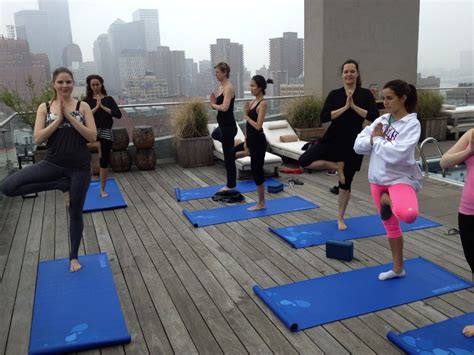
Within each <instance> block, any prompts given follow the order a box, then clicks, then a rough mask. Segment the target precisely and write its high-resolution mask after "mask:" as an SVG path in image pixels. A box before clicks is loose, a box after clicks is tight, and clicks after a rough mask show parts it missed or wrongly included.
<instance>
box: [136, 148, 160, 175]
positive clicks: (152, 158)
mask: <svg viewBox="0 0 474 355" xmlns="http://www.w3.org/2000/svg"><path fill="white" fill-rule="evenodd" d="M135 165H136V166H137V168H138V169H140V170H152V169H154V168H155V166H156V154H155V150H154V149H153V148H150V149H137V151H136V152H135Z"/></svg>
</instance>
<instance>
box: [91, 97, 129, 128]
mask: <svg viewBox="0 0 474 355" xmlns="http://www.w3.org/2000/svg"><path fill="white" fill-rule="evenodd" d="M84 101H85V102H87V103H88V104H89V106H90V107H91V109H92V110H93V109H94V107H95V106H96V105H97V100H96V99H88V98H86V99H85V100H84ZM102 105H104V106H105V107H107V108H109V109H110V110H112V112H111V114H109V113H107V112H105V111H104V110H103V109H102V108H100V107H99V109H98V110H97V111H96V112H95V113H94V121H95V125H96V127H97V128H105V129H111V128H112V125H113V123H114V122H113V117H115V118H121V117H122V112H120V109H119V108H118V106H117V103H116V102H115V100H114V98H113V97H112V96H105V97H104V98H103V99H102Z"/></svg>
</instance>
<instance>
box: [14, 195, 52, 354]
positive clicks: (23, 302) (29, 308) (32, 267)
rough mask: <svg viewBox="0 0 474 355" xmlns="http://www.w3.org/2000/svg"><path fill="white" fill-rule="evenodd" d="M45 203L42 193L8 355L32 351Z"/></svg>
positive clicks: (36, 202) (35, 211)
mask: <svg viewBox="0 0 474 355" xmlns="http://www.w3.org/2000/svg"><path fill="white" fill-rule="evenodd" d="M44 202H45V194H39V195H38V197H36V198H35V199H34V206H33V213H32V216H31V222H30V228H29V230H28V236H27V242H26V252H25V256H24V259H23V264H22V267H21V274H20V280H19V284H18V290H17V294H16V299H15V306H14V309H13V316H12V321H11V324H10V333H9V337H8V343H7V344H8V345H7V353H9V354H26V353H27V352H28V346H29V336H30V329H31V320H32V314H33V303H34V295H35V288H36V271H37V267H38V259H39V249H40V239H41V227H42V223H43V211H44Z"/></svg>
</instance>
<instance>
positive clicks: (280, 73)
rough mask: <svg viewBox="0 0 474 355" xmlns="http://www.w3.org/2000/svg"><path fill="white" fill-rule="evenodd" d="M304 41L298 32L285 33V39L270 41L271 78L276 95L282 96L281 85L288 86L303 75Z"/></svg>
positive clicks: (279, 38)
mask: <svg viewBox="0 0 474 355" xmlns="http://www.w3.org/2000/svg"><path fill="white" fill-rule="evenodd" d="M303 61H304V40H303V39H302V38H298V33H296V32H284V33H283V37H278V38H271V39H270V67H269V72H270V76H271V77H272V78H273V81H274V93H275V95H280V85H281V84H288V83H289V82H290V81H291V79H296V78H298V77H299V76H300V75H302V74H303Z"/></svg>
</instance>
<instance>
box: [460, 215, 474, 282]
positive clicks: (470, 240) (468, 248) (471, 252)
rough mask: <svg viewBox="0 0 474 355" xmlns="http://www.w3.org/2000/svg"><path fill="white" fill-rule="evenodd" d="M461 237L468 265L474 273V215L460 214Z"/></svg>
mask: <svg viewBox="0 0 474 355" xmlns="http://www.w3.org/2000/svg"><path fill="white" fill-rule="evenodd" d="M458 223H459V235H460V236H461V243H462V248H463V250H464V255H465V256H466V260H467V263H468V264H469V266H470V267H471V272H472V273H474V215H466V214H462V213H459V214H458Z"/></svg>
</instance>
